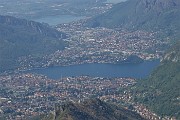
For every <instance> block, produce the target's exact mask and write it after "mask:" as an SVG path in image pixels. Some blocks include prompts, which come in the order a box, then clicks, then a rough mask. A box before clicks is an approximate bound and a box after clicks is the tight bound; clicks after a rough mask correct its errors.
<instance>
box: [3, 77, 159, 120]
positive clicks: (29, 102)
mask: <svg viewBox="0 0 180 120" xmlns="http://www.w3.org/2000/svg"><path fill="white" fill-rule="evenodd" d="M135 83H136V81H135V79H132V78H101V77H94V78H93V77H90V76H79V77H66V78H61V79H59V80H52V79H48V78H47V77H46V76H43V75H34V74H13V75H5V76H1V77H0V91H1V92H0V106H1V108H0V117H1V116H3V115H4V116H6V119H7V120H19V119H25V118H28V117H32V116H38V115H43V114H45V115H48V114H49V113H50V112H51V111H53V110H54V104H60V103H62V102H67V101H72V102H81V101H83V100H85V99H89V98H99V99H101V100H103V101H108V102H111V103H116V104H117V103H120V102H121V105H123V104H122V103H124V105H126V106H127V104H128V103H130V104H132V105H133V110H134V111H136V112H138V113H140V114H141V115H142V116H143V117H145V118H148V119H152V120H153V119H154V120H158V119H160V117H158V116H157V115H156V114H154V113H152V112H151V111H149V110H148V109H146V107H145V106H143V105H140V104H137V103H132V102H131V98H132V97H131V93H130V92H129V91H127V90H126V88H127V87H130V86H133V85H134V84H135ZM127 109H128V108H127Z"/></svg>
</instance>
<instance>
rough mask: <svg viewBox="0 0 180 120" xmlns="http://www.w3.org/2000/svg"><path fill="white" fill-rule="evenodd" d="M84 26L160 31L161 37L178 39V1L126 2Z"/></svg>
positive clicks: (142, 0)
mask: <svg viewBox="0 0 180 120" xmlns="http://www.w3.org/2000/svg"><path fill="white" fill-rule="evenodd" d="M86 26H89V27H107V28H125V29H129V30H137V29H138V30H148V31H152V30H153V31H160V32H161V34H162V36H164V35H165V36H164V37H167V36H168V37H169V36H171V37H172V38H173V39H178V38H179V37H180V33H179V31H180V1H179V0H128V1H127V2H122V3H119V4H116V5H114V6H113V7H112V9H110V10H109V11H108V12H106V13H104V14H101V15H99V16H95V17H93V18H92V19H90V20H88V22H87V24H86Z"/></svg>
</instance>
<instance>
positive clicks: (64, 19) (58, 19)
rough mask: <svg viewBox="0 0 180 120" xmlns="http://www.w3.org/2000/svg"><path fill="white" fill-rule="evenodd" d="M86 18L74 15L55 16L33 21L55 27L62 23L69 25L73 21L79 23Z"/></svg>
mask: <svg viewBox="0 0 180 120" xmlns="http://www.w3.org/2000/svg"><path fill="white" fill-rule="evenodd" d="M84 18H85V17H84V16H73V15H55V16H46V17H43V18H37V19H33V21H36V22H41V23H43V22H44V23H48V24H49V25H52V26H55V25H57V24H61V23H69V22H73V21H77V20H80V19H84Z"/></svg>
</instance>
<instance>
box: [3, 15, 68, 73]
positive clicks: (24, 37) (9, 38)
mask: <svg viewBox="0 0 180 120" xmlns="http://www.w3.org/2000/svg"><path fill="white" fill-rule="evenodd" d="M65 37H66V35H65V34H64V33H61V32H59V31H57V30H55V29H53V28H51V27H50V26H48V25H46V24H41V23H37V22H33V21H28V20H25V19H19V18H15V17H11V16H0V71H4V70H8V69H13V68H15V67H16V66H18V64H17V61H16V60H17V58H18V57H20V56H27V55H32V56H33V55H34V56H41V55H43V54H48V53H50V52H52V51H55V50H57V49H63V48H64V46H65V43H64V41H63V40H62V39H63V38H65Z"/></svg>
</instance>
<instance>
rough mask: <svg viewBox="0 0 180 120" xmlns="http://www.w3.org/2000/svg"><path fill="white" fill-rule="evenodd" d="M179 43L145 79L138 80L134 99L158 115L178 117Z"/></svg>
mask: <svg viewBox="0 0 180 120" xmlns="http://www.w3.org/2000/svg"><path fill="white" fill-rule="evenodd" d="M179 83H180V43H178V44H176V45H175V46H174V47H172V48H171V49H170V50H169V51H168V52H167V53H166V55H165V56H164V59H163V61H162V62H161V65H160V66H159V67H158V68H157V69H155V70H154V72H153V73H152V74H151V76H150V77H149V78H148V79H147V80H142V81H139V82H138V84H137V88H136V90H137V93H140V96H135V99H137V100H139V101H140V102H142V103H144V104H146V105H148V106H149V107H150V108H151V109H152V110H153V111H155V112H156V113H158V114H159V115H162V116H165V115H168V116H175V117H176V118H178V119H180V92H179V90H180V84H179Z"/></svg>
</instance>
